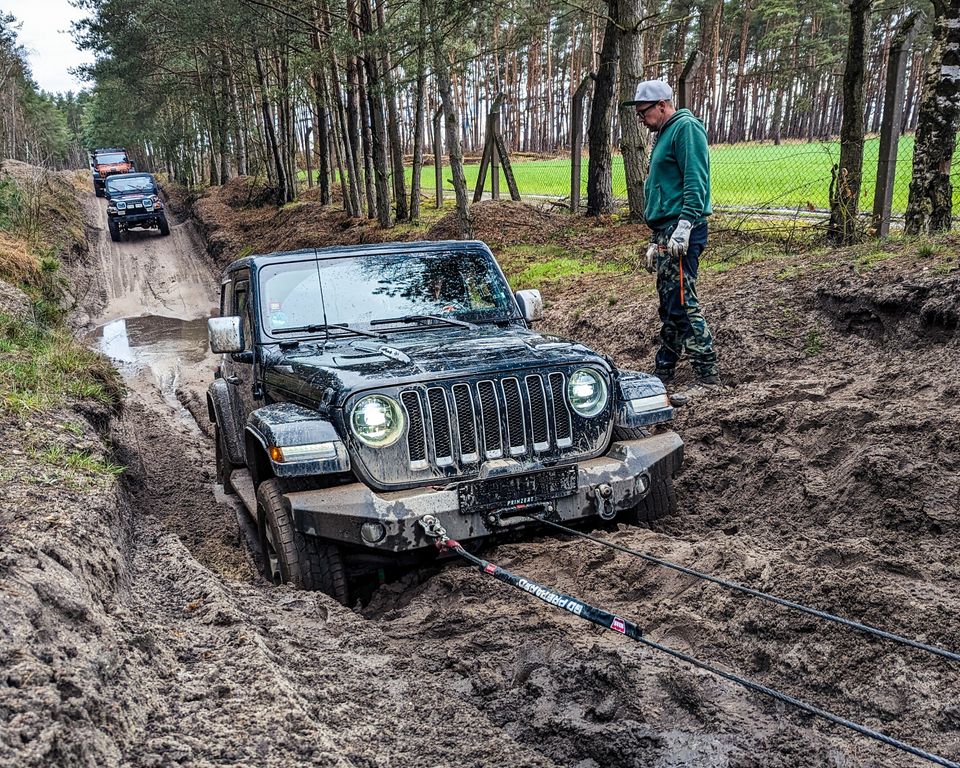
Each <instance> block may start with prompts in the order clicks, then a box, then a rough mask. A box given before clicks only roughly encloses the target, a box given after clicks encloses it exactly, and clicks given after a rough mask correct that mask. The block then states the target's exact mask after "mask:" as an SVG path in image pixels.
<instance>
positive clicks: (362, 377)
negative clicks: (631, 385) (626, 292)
mask: <svg viewBox="0 0 960 768" xmlns="http://www.w3.org/2000/svg"><path fill="white" fill-rule="evenodd" d="M321 347H322V341H318V342H317V343H316V344H314V343H309V344H305V343H301V345H300V346H299V347H298V348H296V349H292V350H286V351H283V350H281V349H280V348H279V345H275V344H274V345H270V346H267V347H265V348H264V352H265V356H264V381H265V383H266V384H267V387H268V388H269V389H270V390H271V394H272V395H273V397H274V398H275V399H278V400H285V399H288V398H290V399H294V400H297V401H301V402H311V403H318V402H319V403H324V404H330V405H342V404H343V402H344V401H345V400H346V398H347V397H349V396H350V395H351V394H352V393H354V392H358V391H363V390H370V389H376V388H379V387H395V386H401V385H404V384H409V383H413V382H433V381H436V380H438V379H447V378H461V377H462V378H473V377H482V376H484V375H494V374H497V373H506V372H512V371H518V370H522V369H530V368H549V367H556V366H559V365H568V364H577V363H594V364H599V365H601V366H603V367H607V365H606V363H605V362H604V361H603V358H601V357H600V356H599V355H597V354H596V353H595V352H593V351H592V350H590V349H588V348H587V347H584V346H583V345H581V344H577V343H575V342H571V341H567V340H565V339H561V338H559V337H556V336H547V335H543V334H540V333H536V332H534V331H531V330H528V329H526V328H519V327H513V328H508V329H504V328H501V327H498V326H491V325H487V326H480V327H478V328H476V329H466V328H449V329H447V328H434V327H431V328H429V329H427V330H425V329H423V328H419V329H417V330H416V332H406V333H391V334H388V335H387V337H386V340H385V341H381V340H379V339H372V338H356V337H352V338H350V339H349V340H343V341H338V342H335V343H328V344H327V347H326V349H322V348H321ZM273 390H276V391H273Z"/></svg>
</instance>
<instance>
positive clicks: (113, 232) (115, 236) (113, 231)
mask: <svg viewBox="0 0 960 768" xmlns="http://www.w3.org/2000/svg"><path fill="white" fill-rule="evenodd" d="M107 227H109V228H110V239H111V240H113V242H115V243H119V242H120V225H119V224H117V222H115V221H109V222H107Z"/></svg>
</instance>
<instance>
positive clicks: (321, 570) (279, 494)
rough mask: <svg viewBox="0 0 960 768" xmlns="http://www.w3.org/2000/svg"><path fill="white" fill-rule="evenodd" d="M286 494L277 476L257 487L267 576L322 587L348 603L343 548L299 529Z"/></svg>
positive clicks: (291, 582) (301, 586) (300, 585)
mask: <svg viewBox="0 0 960 768" xmlns="http://www.w3.org/2000/svg"><path fill="white" fill-rule="evenodd" d="M283 493H284V489H283V486H282V485H281V483H280V481H278V480H277V479H276V478H270V479H269V480H264V481H263V482H262V483H260V487H259V488H257V526H258V528H259V531H260V545H261V547H262V550H263V566H264V576H266V577H267V578H268V579H270V581H272V582H273V583H275V584H278V583H284V584H287V583H289V584H293V585H294V586H296V587H298V588H300V589H314V590H318V591H320V592H323V593H325V594H327V595H330V597H332V598H334V599H335V600H337V601H339V602H341V603H343V604H344V605H346V604H347V601H348V600H349V598H350V592H349V589H348V587H347V574H346V571H345V570H344V567H343V558H342V557H341V554H340V548H339V547H338V546H337V545H336V544H332V543H330V542H327V541H324V540H322V539H318V538H316V537H314V536H305V535H304V534H302V533H300V532H299V531H297V530H295V529H294V527H293V520H292V519H291V518H290V513H289V512H288V511H287V508H286V506H285V505H284V503H283Z"/></svg>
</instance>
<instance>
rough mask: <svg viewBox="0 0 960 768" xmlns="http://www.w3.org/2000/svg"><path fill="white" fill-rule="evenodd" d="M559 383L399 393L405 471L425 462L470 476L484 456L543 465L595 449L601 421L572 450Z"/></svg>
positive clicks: (492, 382)
mask: <svg viewBox="0 0 960 768" xmlns="http://www.w3.org/2000/svg"><path fill="white" fill-rule="evenodd" d="M566 380H567V377H566V374H565V373H561V372H559V371H557V372H551V373H550V374H549V375H541V374H530V375H527V376H522V377H521V376H505V377H503V378H498V379H485V380H481V381H476V382H455V383H446V382H440V383H438V384H436V385H434V386H430V387H426V388H422V387H416V388H411V389H406V390H403V391H402V392H401V394H400V401H401V402H402V403H403V406H404V408H405V409H406V411H407V416H408V419H409V429H408V432H407V450H408V454H409V458H410V467H411V469H417V468H421V467H423V466H424V464H423V462H424V461H426V462H427V463H428V464H430V465H433V466H435V467H437V468H442V467H446V466H450V465H457V466H459V467H460V468H461V469H462V470H463V471H464V472H470V471H471V470H472V471H476V469H477V468H478V465H479V463H481V462H483V461H486V460H489V459H500V458H515V459H519V460H521V461H522V460H523V459H524V458H527V459H543V460H547V459H551V458H553V459H556V458H563V457H568V456H569V457H576V456H577V455H578V454H580V453H584V454H586V453H591V452H595V449H596V446H597V444H598V440H599V439H601V438H602V437H603V435H605V434H606V428H607V423H606V421H605V420H604V419H599V420H598V422H599V423H595V424H593V425H592V426H591V429H590V434H589V435H587V436H586V437H587V438H588V439H587V440H586V441H585V443H584V444H583V445H582V446H581V448H580V450H575V449H573V444H574V440H573V418H572V414H571V411H570V408H569V406H568V405H567V401H566ZM425 415H428V416H429V419H425Z"/></svg>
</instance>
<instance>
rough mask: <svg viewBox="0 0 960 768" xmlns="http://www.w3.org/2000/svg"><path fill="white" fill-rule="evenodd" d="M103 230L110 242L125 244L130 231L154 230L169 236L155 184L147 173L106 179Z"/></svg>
mask: <svg viewBox="0 0 960 768" xmlns="http://www.w3.org/2000/svg"><path fill="white" fill-rule="evenodd" d="M105 189H106V195H107V226H108V227H109V228H110V239H111V240H113V241H114V242H117V241H118V240H125V239H126V237H127V231H128V230H130V229H132V228H139V229H158V230H160V234H161V235H169V234H170V224H169V223H168V222H167V214H166V211H165V210H164V207H163V201H162V200H161V199H160V188H159V187H158V186H157V180H156V179H155V178H153V175H152V174H149V173H124V174H121V175H119V176H110V177H109V178H108V179H107V181H106V185H105Z"/></svg>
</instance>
